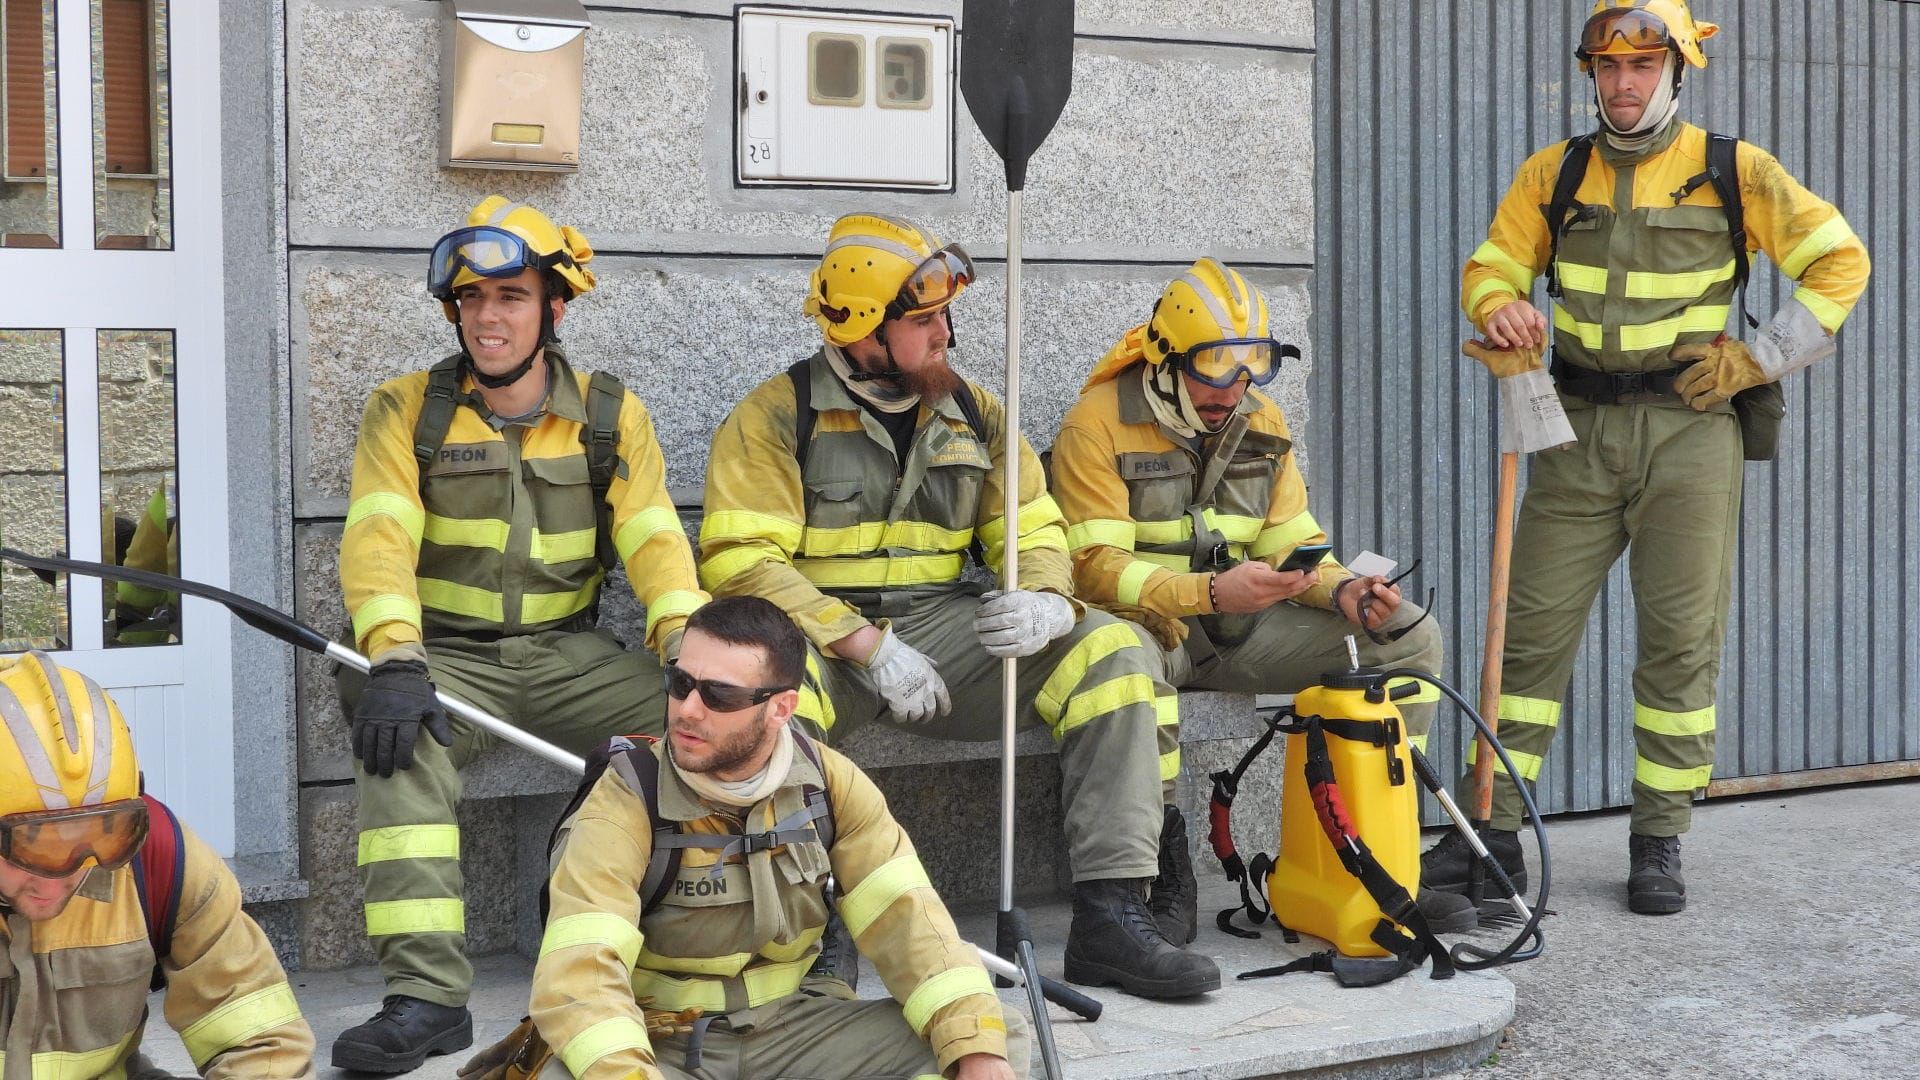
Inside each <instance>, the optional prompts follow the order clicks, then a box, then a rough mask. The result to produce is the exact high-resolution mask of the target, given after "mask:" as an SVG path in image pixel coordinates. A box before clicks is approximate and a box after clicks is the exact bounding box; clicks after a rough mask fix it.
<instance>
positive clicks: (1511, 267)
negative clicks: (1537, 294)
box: [1454, 240, 1534, 296]
mask: <svg viewBox="0 0 1920 1080" xmlns="http://www.w3.org/2000/svg"><path fill="white" fill-rule="evenodd" d="M1454 250H1456V251H1458V250H1459V249H1458V248H1455V249H1454ZM1472 259H1473V261H1474V262H1477V263H1479V264H1480V265H1482V266H1485V267H1487V268H1488V269H1490V270H1492V271H1494V272H1495V273H1497V274H1499V275H1500V277H1501V279H1502V280H1504V281H1505V282H1506V283H1507V284H1509V285H1511V286H1513V288H1514V291H1515V292H1517V293H1519V294H1521V295H1522V296H1525V295H1526V294H1527V293H1528V292H1530V291H1531V290H1532V289H1533V278H1534V274H1533V271H1531V270H1528V269H1527V267H1526V264H1524V263H1522V262H1521V261H1520V260H1519V259H1516V258H1514V257H1513V256H1511V255H1509V254H1507V252H1506V250H1505V249H1503V248H1502V247H1501V246H1500V245H1499V244H1496V243H1494V242H1493V241H1491V240H1486V241H1482V242H1481V244H1480V246H1479V247H1477V248H1474V249H1473V255H1472Z"/></svg>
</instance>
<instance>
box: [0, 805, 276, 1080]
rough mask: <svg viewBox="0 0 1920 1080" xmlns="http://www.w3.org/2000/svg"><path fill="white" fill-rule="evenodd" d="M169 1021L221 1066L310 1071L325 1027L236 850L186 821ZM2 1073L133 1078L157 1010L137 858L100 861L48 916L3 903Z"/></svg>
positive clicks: (238, 1073) (267, 1072) (218, 1073)
mask: <svg viewBox="0 0 1920 1080" xmlns="http://www.w3.org/2000/svg"><path fill="white" fill-rule="evenodd" d="M181 833H182V836H183V838H184V840H185V843H186V864H185V869H184V871H183V872H182V874H181V877H180V879H179V883H178V888H179V897H180V909H179V917H178V920H177V921H176V923H175V924H174V931H173V943H172V949H171V955H169V956H167V957H165V958H164V959H162V960H161V962H160V968H161V971H162V973H163V974H164V975H165V977H166V982H167V994H166V1000H165V1012H166V1018H167V1023H168V1024H169V1025H171V1026H172V1027H173V1029H174V1030H175V1031H178V1032H179V1033H180V1038H181V1041H182V1042H184V1043H185V1044H186V1048H187V1053H188V1054H190V1055H191V1056H192V1057H193V1063H194V1065H195V1067H196V1068H198V1069H199V1070H200V1075H202V1076H205V1077H208V1078H209V1080H242V1078H246V1080H255V1078H261V1077H311V1076H312V1075H313V1074H314V1073H313V1032H312V1031H311V1030H310V1029H309V1028H308V1027H307V1022H306V1021H305V1020H304V1019H302V1018H301V1016H300V1007H299V1006H298V1005H297V1004H295V1002H294V1000H293V991H292V990H291V989H289V988H288V986H287V975H286V972H285V971H283V970H281V967H280V961H279V960H278V959H277V958H275V956H274V955H273V948H272V947H271V946H270V945H268V944H267V938H266V935H265V934H263V933H261V932H260V928H259V927H258V926H257V925H255V924H254V921H253V920H252V919H250V918H248V917H247V916H246V914H245V913H244V912H242V911H241V910H240V885H239V883H238V882H236V881H235V880H234V878H233V873H232V872H231V871H229V870H228V869H227V867H226V864H225V863H223V862H221V861H220V857H219V856H217V855H215V854H214V853H213V852H212V851H211V850H210V849H208V847H207V846H206V845H205V844H203V843H201V842H200V839H199V837H197V836H195V835H193V833H192V832H191V831H189V830H187V828H186V827H185V826H184V825H182V826H181ZM0 912H4V914H5V922H6V929H5V931H4V932H3V933H0V946H3V947H0V1052H3V1054H4V1057H3V1058H0V1077H4V1078H5V1080H87V1078H91V1077H108V1078H111V1080H123V1078H124V1077H125V1076H126V1074H127V1066H128V1064H129V1061H130V1059H131V1058H132V1057H133V1055H134V1052H135V1051H136V1050H138V1049H139V1046H140V1038H141V1035H142V1034H143V1033H144V1031H145V1029H146V1023H147V984H148V979H149V978H150V977H151V975H152V974H153V966H154V956H153V946H152V945H151V944H150V943H149V942H148V938H147V923H146V917H145V915H144V914H143V913H142V910H141V907H140V899H139V895H138V893H137V892H136V890H135V888H134V880H133V868H132V866H130V865H129V866H124V867H121V868H120V869H118V870H114V871H110V872H109V871H103V870H99V869H95V870H94V871H93V872H92V873H90V874H88V875H87V877H86V879H85V881H84V882H83V883H82V884H81V886H80V891H79V892H78V893H77V894H76V895H75V896H74V898H73V900H72V901H71V902H69V903H68V904H67V908H66V910H65V911H63V912H61V913H60V914H59V915H57V916H55V917H54V918H52V919H49V920H47V921H45V922H37V923H33V922H28V921H27V920H26V918H25V917H23V916H21V915H19V914H16V913H14V912H11V911H8V910H7V909H5V908H4V907H0Z"/></svg>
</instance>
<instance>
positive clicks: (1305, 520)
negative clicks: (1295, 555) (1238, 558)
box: [1253, 510, 1323, 559]
mask: <svg viewBox="0 0 1920 1080" xmlns="http://www.w3.org/2000/svg"><path fill="white" fill-rule="evenodd" d="M1322 531H1323V530H1322V529H1321V528H1320V523H1319V522H1318V521H1315V520H1313V515H1312V514H1310V513H1308V512H1307V511H1305V510H1302V511H1300V512H1299V513H1297V514H1295V515H1293V516H1292V517H1290V518H1288V519H1287V520H1285V521H1283V522H1281V523H1280V524H1278V525H1269V526H1267V527H1266V528H1264V529H1262V530H1260V535H1258V536H1256V537H1254V538H1253V557H1254V558H1256V559H1264V558H1266V557H1267V556H1269V555H1275V554H1278V553H1279V552H1281V551H1290V550H1292V549H1293V548H1297V547H1299V546H1300V545H1301V544H1304V543H1306V542H1307V540H1308V539H1309V538H1311V537H1315V536H1319V535H1320V534H1321V532H1322Z"/></svg>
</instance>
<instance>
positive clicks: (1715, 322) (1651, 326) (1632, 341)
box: [1620, 304, 1732, 352]
mask: <svg viewBox="0 0 1920 1080" xmlns="http://www.w3.org/2000/svg"><path fill="white" fill-rule="evenodd" d="M1731 310H1732V308H1731V306H1730V305H1727V304H1696V305H1694V306H1693V307H1690V308H1688V309H1687V310H1685V311H1683V312H1681V313H1680V314H1678V315H1675V316H1674V317H1673V318H1671V319H1661V320H1660V321H1659V322H1650V323H1640V324H1638V325H1634V326H1623V327H1621V328H1620V350H1621V351H1622V352H1640V351H1642V350H1645V349H1669V348H1672V347H1673V343H1674V341H1675V340H1676V339H1677V338H1679V336H1680V335H1681V334H1694V333H1708V332H1713V333H1718V332H1720V331H1722V330H1725V329H1726V328H1727V313H1728V312H1729V311H1731Z"/></svg>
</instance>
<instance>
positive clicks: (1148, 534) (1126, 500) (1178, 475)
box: [1053, 365, 1353, 619]
mask: <svg viewBox="0 0 1920 1080" xmlns="http://www.w3.org/2000/svg"><path fill="white" fill-rule="evenodd" d="M1235 416H1236V419H1235V420H1234V421H1230V423H1232V424H1236V425H1237V424H1238V423H1239V422H1241V421H1244V423H1245V424H1246V433H1245V434H1244V435H1243V436H1241V438H1240V440H1239V445H1238V446H1237V447H1234V448H1233V450H1232V457H1231V458H1230V459H1228V461H1227V463H1226V464H1225V465H1224V467H1223V468H1222V469H1221V470H1220V479H1219V481H1218V484H1217V485H1216V486H1215V488H1214V490H1213V493H1212V495H1211V496H1210V497H1209V498H1208V499H1207V500H1206V503H1205V505H1204V506H1201V507H1199V508H1198V509H1199V511H1200V512H1199V514H1198V516H1199V518H1200V525H1201V527H1202V529H1204V530H1205V531H1204V532H1202V533H1200V534H1199V535H1200V537H1201V540H1200V542H1199V543H1196V540H1195V536H1196V530H1195V521H1194V517H1195V515H1194V514H1192V513H1190V512H1189V511H1190V510H1192V509H1194V496H1195V495H1196V493H1197V491H1198V489H1199V487H1200V485H1201V482H1202V479H1203V477H1204V476H1205V474H1206V472H1207V467H1208V465H1209V464H1210V463H1211V462H1212V460H1213V454H1214V451H1215V450H1217V449H1219V448H1220V446H1221V440H1222V437H1219V436H1216V437H1214V438H1212V439H1208V440H1206V441H1205V442H1204V443H1201V444H1200V445H1198V446H1196V445H1195V443H1194V441H1193V440H1188V439H1186V438H1184V437H1183V436H1181V435H1179V434H1177V433H1175V432H1171V431H1169V430H1167V428H1165V427H1164V426H1162V425H1161V424H1160V422H1159V421H1158V420H1157V419H1155V418H1154V415H1153V409H1152V406H1151V405H1150V404H1148V402H1147V397H1146V389H1145V387H1144V386H1142V385H1141V380H1140V368H1139V367H1138V366H1137V365H1136V366H1134V367H1129V368H1126V369H1124V370H1122V371H1121V372H1119V373H1118V374H1117V375H1115V376H1114V377H1112V378H1107V379H1105V380H1103V381H1100V382H1096V383H1093V384H1091V385H1089V386H1088V387H1087V388H1086V389H1084V390H1083V391H1081V395H1080V400H1079V401H1078V402H1076V403H1075V404H1074V406H1073V408H1071V409H1068V410H1067V417H1066V419H1065V420H1064V421H1063V422H1062V423H1061V426H1060V435H1059V437H1058V438H1057V439H1055V440H1054V443H1053V488H1054V492H1055V494H1056V495H1057V496H1058V497H1059V499H1060V506H1061V508H1062V509H1063V510H1065V511H1066V515H1067V521H1068V522H1069V523H1070V524H1069V526H1068V528H1067V543H1068V545H1069V546H1070V547H1071V548H1072V551H1073V584H1074V588H1075V590H1076V591H1077V592H1078V594H1079V596H1080V597H1081V598H1082V599H1084V600H1086V601H1087V602H1088V603H1090V604H1097V605H1103V606H1105V605H1119V606H1121V607H1140V608H1145V609H1146V610H1148V611H1151V612H1153V613H1155V614H1157V615H1163V616H1165V617H1167V618H1170V619H1179V618H1185V617H1187V616H1190V615H1209V614H1212V613H1213V605H1212V603H1211V601H1210V600H1209V599H1208V594H1207V578H1208V574H1207V572H1205V571H1200V570H1196V569H1194V567H1195V566H1196V565H1199V564H1200V563H1204V562H1205V561H1206V558H1207V555H1208V552H1206V551H1196V550H1195V549H1196V548H1197V547H1205V546H1209V545H1208V543H1207V541H1208V540H1209V539H1211V540H1212V543H1214V544H1218V543H1222V542H1224V543H1226V544H1227V547H1228V552H1227V553H1228V554H1229V555H1230V556H1231V557H1232V558H1233V559H1234V560H1236V561H1238V560H1245V559H1260V560H1263V561H1265V562H1268V563H1271V564H1274V565H1278V564H1279V563H1280V562H1281V561H1283V560H1284V559H1286V557H1287V555H1288V554H1289V553H1291V552H1292V551H1293V549H1294V548H1296V547H1298V546H1300V545H1301V544H1324V543H1326V542H1327V537H1326V533H1325V532H1324V531H1323V530H1322V529H1321V528H1320V525H1319V523H1318V522H1316V521H1314V519H1313V514H1312V513H1310V512H1309V511H1308V510H1307V483H1306V480H1305V478H1303V477H1302V476H1301V475H1300V468H1299V466H1298V465H1297V464H1296V463H1295V461H1294V456H1293V437H1292V436H1291V435H1290V434H1289V433H1288V431H1287V421H1286V418H1285V417H1284V416H1282V415H1281V413H1280V406H1278V405H1276V404H1274V403H1273V400H1272V399H1271V398H1269V397H1267V396H1266V395H1265V394H1263V393H1261V392H1260V391H1259V390H1258V389H1255V388H1252V387H1249V388H1248V390H1247V393H1246V395H1245V396H1244V397H1242V398H1241V399H1240V405H1239V407H1238V409H1237V410H1236V413H1235ZM1196 556H1197V557H1198V562H1196ZM1352 576H1353V575H1352V574H1351V573H1349V572H1348V571H1347V569H1346V568H1345V567H1343V566H1341V565H1340V564H1339V562H1337V561H1336V560H1334V558H1333V557H1332V556H1331V555H1329V556H1327V557H1326V558H1325V559H1324V560H1322V561H1321V563H1320V568H1319V579H1320V580H1319V582H1318V583H1317V584H1316V585H1314V586H1313V587H1312V588H1310V589H1308V590H1307V591H1306V592H1304V593H1301V594H1300V595H1299V596H1297V597H1295V598H1294V602H1295V603H1300V604H1305V605H1308V606H1310V607H1317V608H1330V607H1331V606H1332V591H1333V587H1334V586H1335V585H1337V584H1339V583H1340V582H1341V581H1344V580H1346V579H1347V578H1349V577H1352Z"/></svg>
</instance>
